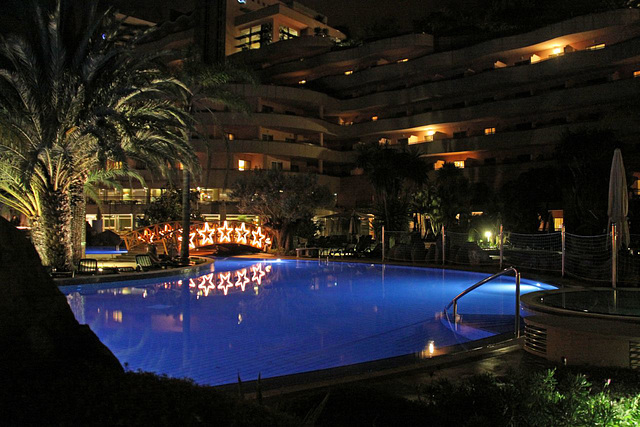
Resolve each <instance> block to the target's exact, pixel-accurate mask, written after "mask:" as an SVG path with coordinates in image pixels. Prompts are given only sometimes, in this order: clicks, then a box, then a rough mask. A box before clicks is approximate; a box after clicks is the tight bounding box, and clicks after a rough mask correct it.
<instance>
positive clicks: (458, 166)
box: [453, 160, 464, 169]
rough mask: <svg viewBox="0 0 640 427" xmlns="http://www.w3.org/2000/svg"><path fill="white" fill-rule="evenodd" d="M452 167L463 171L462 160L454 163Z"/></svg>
mask: <svg viewBox="0 0 640 427" xmlns="http://www.w3.org/2000/svg"><path fill="white" fill-rule="evenodd" d="M453 165H454V166H455V167H457V168H459V169H464V160H459V161H455V162H453Z"/></svg>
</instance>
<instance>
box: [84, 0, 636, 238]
mask: <svg viewBox="0 0 640 427" xmlns="http://www.w3.org/2000/svg"><path fill="white" fill-rule="evenodd" d="M116 3H117V2H116ZM156 3H157V2H153V4H156ZM120 7H121V8H122V9H123V11H125V12H126V11H127V10H126V7H125V6H123V5H120ZM171 7H174V8H175V6H173V5H172V6H171ZM131 13H132V15H133V16H136V23H138V24H140V23H142V24H145V25H153V26H157V27H159V28H158V29H159V36H158V38H157V39H156V40H155V41H153V42H150V43H149V44H148V48H150V49H157V48H176V49H180V48H187V47H189V46H198V48H199V49H202V51H203V53H204V57H205V58H206V59H207V60H209V61H212V62H216V61H219V60H221V59H223V58H226V60H227V61H230V62H233V63H238V64H244V66H247V67H250V68H251V69H253V70H254V71H255V72H256V74H257V75H258V77H259V79H260V82H261V83H260V84H258V85H233V86H232V87H231V89H232V90H233V91H235V92H236V93H238V94H240V95H242V96H244V97H245V98H246V100H247V102H248V103H249V105H250V106H251V110H252V113H251V114H250V115H242V114H239V113H235V112H230V111H225V110H224V108H222V107H220V108H216V106H213V109H214V110H217V111H214V112H213V113H201V114H200V117H199V122H200V123H201V126H202V127H201V133H203V134H205V135H208V138H207V141H204V140H194V141H193V143H194V146H195V148H196V150H197V152H198V155H199V157H200V160H201V162H202V165H203V173H202V176H201V177H199V178H198V179H196V181H195V183H194V188H195V187H197V188H198V189H199V191H200V193H201V207H200V210H201V213H202V214H203V215H204V216H205V217H206V218H207V219H216V218H217V216H218V214H219V209H220V202H221V201H223V200H228V201H229V203H228V205H227V206H228V207H227V212H228V217H229V218H230V219H233V218H234V217H236V216H237V214H239V212H237V210H234V204H233V201H232V200H229V195H228V192H229V190H228V189H229V188H230V187H231V186H232V185H233V183H234V182H235V181H236V180H237V179H239V178H241V177H242V176H243V174H245V173H246V171H248V170H251V169H253V168H263V169H269V168H276V169H282V170H283V171H286V172H288V173H309V172H311V173H314V174H316V175H317V177H318V182H319V183H320V184H324V185H327V186H328V187H329V188H330V189H331V191H332V192H333V193H334V194H335V195H336V207H337V209H354V208H359V209H364V208H365V207H366V206H368V205H369V204H370V203H371V197H372V192H371V188H370V186H369V184H368V182H367V180H366V178H365V177H364V176H363V175H362V171H361V170H359V169H358V168H356V166H355V161H356V158H357V153H356V152H355V149H354V148H355V146H356V144H358V143H360V142H362V143H369V144H381V143H385V144H389V145H391V146H395V147H403V146H411V147H415V148H416V149H419V150H420V152H421V153H422V157H423V158H424V159H425V161H426V162H427V163H429V164H432V165H433V167H434V169H438V168H440V167H441V166H442V165H443V164H444V163H447V162H448V163H453V164H455V165H456V166H457V167H460V168H463V171H464V173H465V175H466V176H468V178H469V179H470V180H471V181H472V182H484V183H486V184H488V185H489V186H491V187H493V188H495V189H499V188H500V186H501V185H502V184H503V183H505V182H506V181H509V180H511V179H515V178H516V177H517V176H518V174H520V173H521V172H522V171H523V170H526V169H529V168H534V167H542V166H547V165H551V164H553V162H554V151H555V146H556V144H557V143H558V142H559V141H560V139H561V137H562V135H563V134H564V133H565V132H567V131H577V130H581V129H585V128H606V129H612V130H614V131H615V133H616V137H617V138H618V139H620V140H622V141H624V142H631V143H634V142H635V141H638V142H639V143H640V139H638V136H640V124H639V122H638V120H637V117H638V113H639V112H640V111H638V110H639V108H638V106H639V103H638V99H639V95H640V78H638V77H640V10H636V9H620V10H614V11H609V12H604V13H599V14H592V15H586V16H580V17H576V18H573V19H570V20H567V21H563V22H559V23H556V24H553V25H549V26H547V27H543V28H540V29H537V30H534V31H531V32H528V33H524V34H518V35H514V36H509V37H503V38H497V39H493V40H489V41H484V42H480V43H477V44H472V45H469V44H468V43H467V44H466V45H461V44H460V43H458V40H457V39H455V38H437V39H434V37H432V36H431V35H428V34H405V35H400V36H397V37H393V38H387V39H382V40H375V41H371V42H368V43H364V44H359V45H351V44H350V43H348V42H347V43H345V35H344V34H343V33H341V32H340V31H338V30H337V29H335V28H332V27H330V26H329V25H328V20H327V18H326V17H325V16H323V15H320V14H318V13H316V12H314V11H313V10H310V9H308V8H306V7H304V6H302V5H300V4H298V3H296V2H292V1H278V0H244V1H238V0H216V1H207V2H205V1H200V2H195V3H190V2H188V1H187V2H183V5H182V6H181V9H178V10H175V9H170V8H167V9H164V8H161V7H158V6H155V7H142V6H140V9H139V10H136V11H132V12H131ZM154 14H157V16H156V15H154ZM162 14H164V15H162ZM227 146H228V149H227ZM634 146H636V145H634ZM630 154H633V156H635V153H630ZM625 159H626V157H625ZM142 173H143V175H144V174H145V171H142ZM225 181H226V183H227V184H226V186H225V185H224V182H225ZM148 185H149V188H147V189H144V188H135V187H134V188H125V189H124V190H123V191H121V192H113V191H108V192H107V191H105V192H104V194H103V196H104V198H105V200H106V201H110V202H111V203H109V204H107V205H105V208H104V209H103V214H104V218H105V220H106V222H105V225H106V228H114V229H117V230H118V231H123V230H126V229H131V227H134V226H135V218H136V217H139V216H141V215H142V213H143V211H144V208H145V207H146V203H148V202H149V201H150V200H151V199H152V198H153V197H156V196H157V195H159V194H160V192H161V188H162V187H164V186H166V181H159V180H157V179H156V180H153V179H152V178H151V177H150V176H148ZM225 187H226V188H225ZM523 191H526V189H523ZM92 209H93V211H92ZM88 217H89V219H92V218H93V217H95V207H92V206H90V207H89V215H88Z"/></svg>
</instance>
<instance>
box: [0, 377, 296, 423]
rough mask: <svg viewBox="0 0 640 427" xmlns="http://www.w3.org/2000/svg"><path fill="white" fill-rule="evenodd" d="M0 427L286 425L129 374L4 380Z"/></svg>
mask: <svg viewBox="0 0 640 427" xmlns="http://www.w3.org/2000/svg"><path fill="white" fill-rule="evenodd" d="M0 425H92V426H93V425H108V426H114V425H127V426H151V425H153V426H191V425H223V426H255V425H260V426H288V425H297V423H296V422H294V419H293V418H292V417H290V416H288V415H286V414H282V413H278V412H276V411H274V410H271V409H269V408H266V407H264V406H260V405H258V404H256V403H253V402H250V401H245V400H240V399H238V398H237V397H236V396H233V395H227V394H223V393H221V392H219V391H217V390H215V389H213V388H212V387H201V386H197V385H195V384H193V383H192V382H190V381H184V380H174V379H168V378H163V377H158V376H156V375H153V374H146V373H145V374H143V373H133V372H127V373H125V374H123V375H119V376H107V377H104V378H101V379H96V378H95V377H94V378H86V377H84V376H83V375H82V373H77V375H74V377H69V376H63V375H59V373H56V374H53V373H46V372H37V373H35V372H34V373H32V375H30V376H29V377H26V378H25V377H24V376H20V377H19V378H17V377H16V378H14V379H13V380H12V379H10V378H6V377H5V378H3V380H2V382H1V383H0Z"/></svg>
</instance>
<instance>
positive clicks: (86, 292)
mask: <svg viewBox="0 0 640 427" xmlns="http://www.w3.org/2000/svg"><path fill="white" fill-rule="evenodd" d="M486 276H488V275H487V274H481V273H473V272H464V271H452V270H440V269H428V268H418V267H404V266H390V265H387V266H382V265H380V264H363V263H343V262H325V261H315V260H314V261H307V260H305V261H302V260H257V259H231V258H228V259H217V260H216V261H215V271H213V272H210V273H208V274H204V275H200V276H199V277H193V278H191V279H185V280H174V281H167V279H165V281H161V280H158V279H156V282H155V283H146V284H139V283H137V284H135V286H131V285H130V284H129V285H127V284H126V283H110V284H108V285H101V286H98V287H96V286H82V287H76V286H68V287H63V288H61V290H62V291H63V292H64V293H65V294H66V295H67V299H68V301H69V304H70V306H71V308H72V310H73V312H74V314H75V316H76V318H77V319H78V321H79V322H80V323H86V324H88V325H89V326H90V327H91V329H92V330H93V331H94V332H95V333H96V334H97V335H98V337H99V338H100V340H101V341H102V342H103V343H104V344H105V345H106V346H107V347H109V348H110V349H111V351H112V352H113V353H114V354H115V355H116V357H118V359H119V360H120V362H121V363H123V364H126V366H127V367H128V368H129V369H132V370H138V369H141V370H143V371H151V372H155V373H161V374H167V375H169V376H171V377H178V378H182V377H188V378H192V379H193V380H194V381H195V382H197V383H199V384H208V385H220V384H227V383H232V382H236V381H237V380H238V376H240V378H241V379H242V380H243V381H248V380H254V379H256V378H257V377H258V375H259V374H260V375H261V377H262V378H270V377H277V376H282V375H288V374H295V373H301V372H308V371H316V370H320V369H327V368H333V367H338V366H345V365H351V364H356V363H360V362H368V361H373V360H379V359H384V358H390V357H395V356H402V355H409V354H416V355H417V356H418V357H420V355H430V354H432V353H437V349H440V348H442V347H447V346H451V345H455V344H459V343H464V342H468V341H470V340H474V339H479V338H484V337H487V336H491V335H494V334H496V333H500V332H507V331H509V330H510V328H512V327H513V326H512V325H513V311H514V306H513V305H514V304H513V302H514V289H515V285H514V279H513V278H510V277H501V278H499V279H497V280H496V281H494V282H490V283H488V284H487V285H485V286H483V287H481V288H479V289H478V290H476V291H474V292H471V293H470V294H468V295H466V296H465V297H464V298H462V299H461V300H460V303H459V313H460V314H461V315H462V316H463V319H468V320H469V321H470V322H469V323H468V326H466V327H465V328H464V329H463V330H459V331H458V332H457V333H456V332H453V331H452V330H451V328H449V327H448V326H447V325H446V322H442V321H441V319H440V318H439V316H438V314H439V313H440V312H441V311H442V309H443V307H444V306H445V304H447V303H448V302H449V301H450V300H451V299H452V298H453V297H455V296H456V295H457V294H458V293H460V292H461V291H463V290H464V289H466V288H467V287H468V286H470V285H472V284H474V283H475V282H477V281H479V280H481V279H482V278H484V277H486ZM553 288H554V287H552V286H549V285H546V284H542V283H537V282H532V281H529V280H526V279H523V280H522V293H526V292H531V291H534V290H542V289H553Z"/></svg>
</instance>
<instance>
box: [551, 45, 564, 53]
mask: <svg viewBox="0 0 640 427" xmlns="http://www.w3.org/2000/svg"><path fill="white" fill-rule="evenodd" d="M551 52H552V53H553V54H554V55H560V54H561V53H562V48H561V47H559V46H556V47H554V48H553V50H552V51H551Z"/></svg>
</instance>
